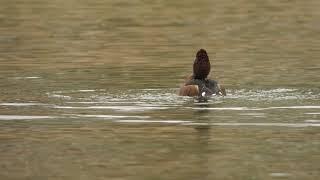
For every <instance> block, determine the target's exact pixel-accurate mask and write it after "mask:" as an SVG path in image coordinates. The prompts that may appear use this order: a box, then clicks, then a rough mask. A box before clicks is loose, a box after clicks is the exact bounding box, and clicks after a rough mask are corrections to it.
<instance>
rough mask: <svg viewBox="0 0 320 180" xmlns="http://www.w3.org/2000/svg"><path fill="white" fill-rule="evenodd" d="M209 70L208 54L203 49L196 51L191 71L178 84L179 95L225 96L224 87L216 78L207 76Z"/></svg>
mask: <svg viewBox="0 0 320 180" xmlns="http://www.w3.org/2000/svg"><path fill="white" fill-rule="evenodd" d="M210 70H211V64H210V60H209V56H208V54H207V51H206V50H205V49H200V50H198V51H197V53H196V57H195V60H194V62H193V73H192V74H191V75H189V76H188V77H187V78H186V79H185V82H184V83H183V84H182V85H181V86H180V90H179V95H180V96H191V97H195V96H198V97H208V96H212V95H219V96H226V95H227V94H226V90H225V88H224V87H223V86H222V85H220V84H219V83H218V82H217V81H216V80H213V79H210V78H208V75H209V73H210Z"/></svg>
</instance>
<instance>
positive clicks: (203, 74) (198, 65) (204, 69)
mask: <svg viewBox="0 0 320 180" xmlns="http://www.w3.org/2000/svg"><path fill="white" fill-rule="evenodd" d="M210 66H211V65H210V61H209V57H208V55H207V52H206V50H204V49H200V50H199V51H198V52H197V55H196V59H195V60H194V63H193V75H194V78H195V79H206V78H207V76H208V74H209V73H210V68H211V67H210Z"/></svg>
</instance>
